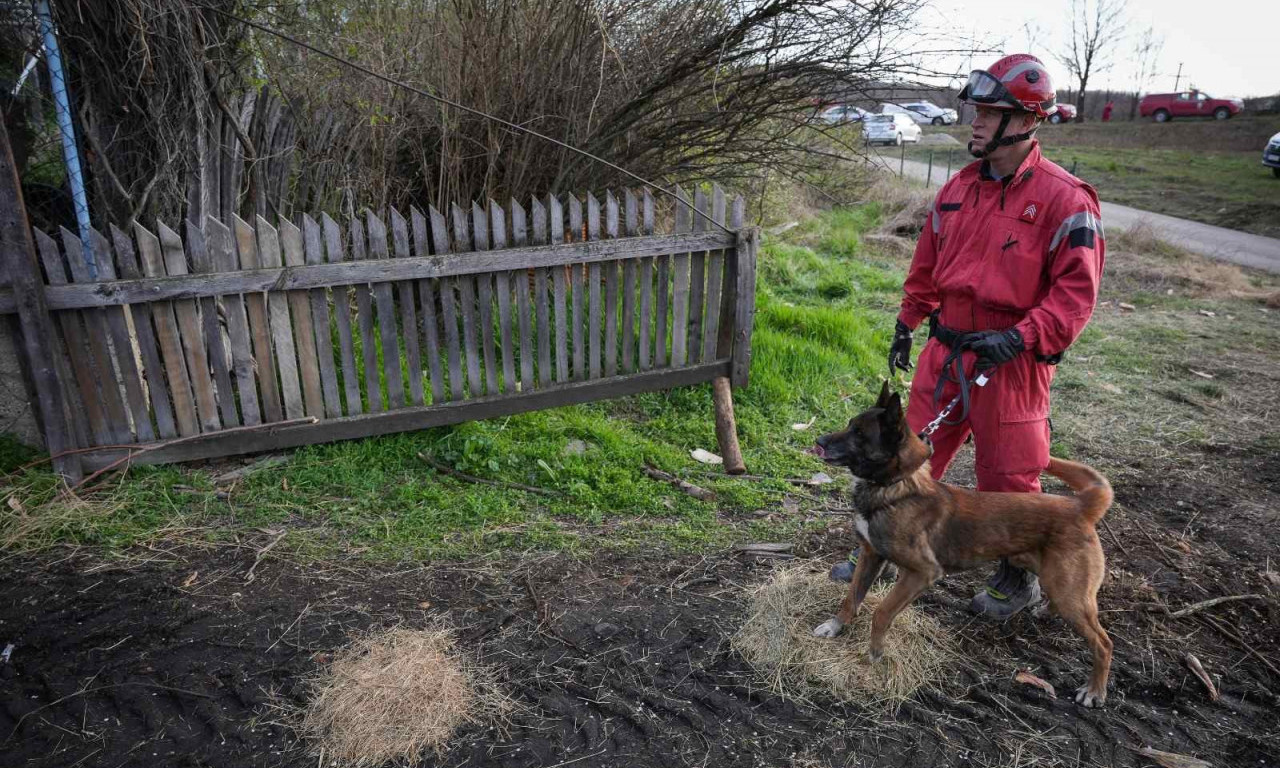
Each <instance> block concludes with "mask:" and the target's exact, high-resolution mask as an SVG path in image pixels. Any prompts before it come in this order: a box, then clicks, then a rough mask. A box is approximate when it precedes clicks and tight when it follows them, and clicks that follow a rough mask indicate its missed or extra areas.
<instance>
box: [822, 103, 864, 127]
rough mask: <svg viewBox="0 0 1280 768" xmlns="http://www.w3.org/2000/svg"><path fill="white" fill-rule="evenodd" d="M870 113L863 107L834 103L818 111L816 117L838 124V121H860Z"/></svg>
mask: <svg viewBox="0 0 1280 768" xmlns="http://www.w3.org/2000/svg"><path fill="white" fill-rule="evenodd" d="M869 114H871V113H870V112H868V111H867V110H865V109H861V108H859V107H855V106H852V105H849V104H836V105H834V106H831V107H827V108H826V109H824V110H822V111H821V112H819V113H818V119H819V120H821V121H823V122H824V123H832V124H835V125H838V124H840V123H860V122H862V118H864V117H866V116H867V115H869Z"/></svg>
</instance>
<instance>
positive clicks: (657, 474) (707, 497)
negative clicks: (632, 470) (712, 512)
mask: <svg viewBox="0 0 1280 768" xmlns="http://www.w3.org/2000/svg"><path fill="white" fill-rule="evenodd" d="M644 473H645V474H646V475H648V476H649V477H652V478H653V479H654V480H661V481H662V482H664V483H670V484H671V485H674V486H675V487H677V488H679V489H680V490H682V491H684V492H685V493H687V494H689V495H690V496H692V497H694V498H695V499H700V500H702V501H715V500H716V493H715V491H709V490H707V489H706V488H702V487H700V486H697V485H694V484H693V483H689V482H685V481H684V480H681V479H680V478H678V477H676V476H675V475H673V474H670V473H668V472H663V471H662V470H660V469H654V468H653V467H645V468H644Z"/></svg>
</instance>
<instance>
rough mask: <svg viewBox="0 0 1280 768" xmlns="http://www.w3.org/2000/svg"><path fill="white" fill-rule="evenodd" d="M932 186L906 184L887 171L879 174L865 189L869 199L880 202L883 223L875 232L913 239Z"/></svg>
mask: <svg viewBox="0 0 1280 768" xmlns="http://www.w3.org/2000/svg"><path fill="white" fill-rule="evenodd" d="M935 194H937V192H936V190H933V189H926V188H924V187H923V186H918V185H914V184H909V183H907V182H905V181H903V180H902V179H899V178H897V177H895V176H891V175H889V174H881V175H880V177H879V178H878V179H877V180H876V182H875V184H873V185H872V187H871V189H870V190H869V191H868V193H867V196H868V198H869V199H871V200H879V201H880V203H881V205H882V206H883V209H882V210H883V215H884V223H883V224H881V225H880V229H879V234H882V235H897V236H899V237H906V238H911V239H912V240H914V239H915V238H916V237H918V236H919V235H920V230H921V228H923V227H924V222H925V219H926V218H928V216H929V206H930V205H931V204H932V203H933V197H934V195H935Z"/></svg>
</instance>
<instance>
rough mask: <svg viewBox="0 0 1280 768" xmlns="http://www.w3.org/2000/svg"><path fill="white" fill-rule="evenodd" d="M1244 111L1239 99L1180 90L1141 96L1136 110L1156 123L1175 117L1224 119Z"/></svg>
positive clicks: (1242, 103)
mask: <svg viewBox="0 0 1280 768" xmlns="http://www.w3.org/2000/svg"><path fill="white" fill-rule="evenodd" d="M1242 111H1244V102H1243V101H1241V100H1240V99H1215V98H1213V97H1212V96H1210V95H1209V94H1207V93H1205V92H1204V91H1180V92H1178V93H1151V94H1147V95H1146V96H1143V97H1142V101H1141V102H1140V103H1139V104H1138V112H1139V114H1141V115H1142V116H1143V117H1149V118H1151V119H1152V120H1155V121H1156V122H1157V123H1165V122H1168V121H1170V120H1172V119H1173V118H1175V117H1212V118H1214V119H1215V120H1226V119H1227V118H1229V117H1233V116H1235V115H1238V114H1240V113H1241V112H1242Z"/></svg>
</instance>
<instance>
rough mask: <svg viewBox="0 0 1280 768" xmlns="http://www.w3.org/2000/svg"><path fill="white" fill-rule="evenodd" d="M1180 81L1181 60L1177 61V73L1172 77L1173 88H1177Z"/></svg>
mask: <svg viewBox="0 0 1280 768" xmlns="http://www.w3.org/2000/svg"><path fill="white" fill-rule="evenodd" d="M1180 82H1182V62H1178V74H1177V76H1176V77H1174V78H1173V90H1174V91H1175V92H1176V91H1177V90H1178V83H1180Z"/></svg>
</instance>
